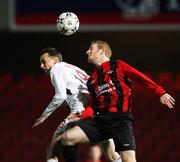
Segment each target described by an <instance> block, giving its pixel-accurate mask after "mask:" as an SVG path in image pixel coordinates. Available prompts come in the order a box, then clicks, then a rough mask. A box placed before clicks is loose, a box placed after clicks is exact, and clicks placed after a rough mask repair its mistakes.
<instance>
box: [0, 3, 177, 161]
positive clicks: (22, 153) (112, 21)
mask: <svg viewBox="0 0 180 162" xmlns="http://www.w3.org/2000/svg"><path fill="white" fill-rule="evenodd" d="M63 11H72V12H75V13H76V14H77V15H78V16H79V18H80V22H81V25H80V30H79V31H78V32H77V33H76V34H74V35H72V36H63V35H61V34H59V33H58V31H57V30H56V27H55V21H56V17H57V16H58V14H60V13H61V12H63ZM95 39H102V40H105V41H107V42H109V43H110V45H111V46H112V49H113V58H121V59H123V60H125V61H127V62H128V63H130V64H131V65H132V66H134V67H136V68H137V69H139V70H141V71H143V72H145V73H146V74H147V75H148V76H149V77H151V78H152V79H153V80H154V81H156V82H157V83H159V84H160V85H162V86H163V87H164V88H165V89H166V90H167V91H168V92H169V93H171V94H172V95H173V97H175V99H176V106H175V109H173V110H168V109H165V108H164V107H163V106H162V105H161V104H160V103H159V100H158V98H157V97H156V96H154V95H152V93H150V92H147V91H146V90H144V89H143V88H142V87H140V86H139V85H136V84H135V85H134V100H133V102H134V106H133V115H134V119H135V123H134V129H135V130H134V131H135V137H136V143H137V161H138V162H179V156H178V155H179V153H180V143H179V142H178V141H179V137H180V129H179V128H180V115H179V113H180V110H179V108H180V65H179V60H180V1H179V0H156V1H155V0H111V1H106V0H99V1H95V0H86V1H83V0H76V1H73V0H53V1H50V0H38V1H36V0H26V1H23V0H9V1H7V0H1V1H0V42H1V48H0V49H1V55H0V56H1V63H0V65H1V68H0V130H1V133H0V139H1V142H0V162H32V161H33V162H42V161H45V157H46V147H47V145H48V144H49V142H50V139H51V137H52V134H53V131H54V130H55V129H56V127H57V126H58V124H59V122H60V121H61V120H63V118H64V117H65V116H66V114H67V113H68V112H67V110H66V109H65V108H63V110H57V111H56V112H55V113H54V114H53V115H52V116H50V117H49V119H48V120H46V122H45V123H44V124H42V125H41V126H39V127H37V128H34V129H32V128H31V126H32V124H33V123H34V121H35V119H36V118H37V117H39V115H40V113H41V112H42V111H43V110H44V108H45V107H46V105H47V104H48V102H49V101H50V100H51V98H52V96H53V94H54V91H53V87H52V86H51V84H50V83H49V78H48V77H47V76H45V75H44V74H43V72H42V71H41V70H40V67H39V57H38V53H39V51H40V50H41V49H42V48H44V47H47V46H53V47H57V48H59V49H60V50H61V52H62V54H63V57H64V61H67V62H69V63H72V64H75V65H78V66H79V67H81V68H83V69H85V70H86V71H87V72H90V71H91V69H92V66H91V65H88V66H87V63H86V55H85V51H86V50H87V48H88V46H89V43H90V42H91V41H92V40H95ZM88 149H89V145H80V146H79V161H81V162H85V161H86V160H87V154H88ZM85 150H86V151H85ZM102 161H103V162H105V161H106V160H105V158H104V157H102Z"/></svg>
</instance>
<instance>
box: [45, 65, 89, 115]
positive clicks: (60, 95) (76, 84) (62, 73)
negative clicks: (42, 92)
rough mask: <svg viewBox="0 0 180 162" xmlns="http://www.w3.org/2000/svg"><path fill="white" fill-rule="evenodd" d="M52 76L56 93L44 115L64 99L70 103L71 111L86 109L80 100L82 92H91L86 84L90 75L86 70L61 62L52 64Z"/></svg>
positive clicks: (49, 112) (54, 108) (48, 113)
mask: <svg viewBox="0 0 180 162" xmlns="http://www.w3.org/2000/svg"><path fill="white" fill-rule="evenodd" d="M50 77H51V83H52V85H53V86H54V88H55V95H54V97H53V99H52V101H51V102H50V103H49V105H48V106H47V108H46V109H45V110H44V112H43V114H42V115H43V117H46V118H47V117H48V116H49V115H50V114H51V113H52V112H53V111H54V110H56V109H57V108H58V107H59V106H60V105H61V104H62V103H63V102H64V101H66V102H67V104H68V105H69V107H70V110H71V112H77V111H82V110H84V105H83V103H82V100H80V98H81V94H82V93H89V92H88V90H87V86H86V83H87V80H88V78H89V76H88V75H87V74H86V72H85V71H83V70H82V69H80V68H78V67H77V66H74V65H71V64H68V63H66V62H60V63H57V64H55V65H53V66H52V68H51V70H50ZM82 95H83V94H82Z"/></svg>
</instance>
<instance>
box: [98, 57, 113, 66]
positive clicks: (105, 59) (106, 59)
mask: <svg viewBox="0 0 180 162" xmlns="http://www.w3.org/2000/svg"><path fill="white" fill-rule="evenodd" d="M109 60H110V59H109V58H107V57H105V58H103V59H102V60H99V61H97V62H96V63H95V65H96V66H99V65H101V64H103V63H104V62H107V61H109Z"/></svg>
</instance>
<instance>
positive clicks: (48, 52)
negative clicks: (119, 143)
mask: <svg viewBox="0 0 180 162" xmlns="http://www.w3.org/2000/svg"><path fill="white" fill-rule="evenodd" d="M40 63H41V68H42V69H43V70H44V71H45V72H46V73H47V74H49V75H50V78H51V83H52V85H53V86H54V88H55V95H54V97H53V99H52V101H51V102H50V103H49V105H48V106H47V107H46V109H45V110H44V111H43V113H42V115H41V116H40V117H39V118H38V119H37V120H36V122H35V123H34V125H33V127H35V126H37V125H39V124H41V123H43V122H44V121H45V120H46V119H47V118H48V117H49V116H50V115H51V114H52V113H53V111H55V110H56V109H57V108H58V107H60V106H61V105H62V104H63V103H66V104H67V105H68V107H69V108H70V112H71V113H76V112H81V111H83V110H84V107H86V106H87V105H89V104H90V95H89V92H88V89H87V85H86V83H87V80H88V78H89V76H88V75H87V74H86V72H85V71H83V70H82V69H80V68H78V67H77V66H74V65H72V64H68V63H66V62H63V61H62V55H61V54H60V52H59V51H58V50H57V49H55V48H52V47H48V48H44V49H42V50H41V51H40ZM72 125H73V124H72V123H68V122H66V123H65V124H64V125H63V127H58V128H57V129H56V131H55V132H54V136H53V138H52V141H51V143H50V145H49V147H48V149H47V162H57V161H58V158H57V157H58V153H59V152H58V150H59V147H56V148H54V145H55V143H56V141H57V138H58V139H60V137H61V135H62V133H63V132H64V131H65V130H66V129H68V128H69V127H72ZM107 142H108V141H107ZM110 143H111V142H110ZM110 146H111V145H110ZM111 148H112V149H111ZM53 149H54V152H52V150H53ZM109 149H110V152H111V154H109V158H110V159H113V158H115V159H116V158H119V155H118V154H117V153H116V152H115V150H114V148H113V147H109ZM107 151H109V150H107ZM107 154H108V153H107ZM63 155H64V158H65V161H66V162H76V161H77V153H76V146H75V145H73V146H64V147H63Z"/></svg>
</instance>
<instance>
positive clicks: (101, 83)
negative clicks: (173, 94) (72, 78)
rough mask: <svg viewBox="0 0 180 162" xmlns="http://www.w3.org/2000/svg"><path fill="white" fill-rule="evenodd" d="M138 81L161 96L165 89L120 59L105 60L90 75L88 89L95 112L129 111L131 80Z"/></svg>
mask: <svg viewBox="0 0 180 162" xmlns="http://www.w3.org/2000/svg"><path fill="white" fill-rule="evenodd" d="M132 81H134V82H138V83H140V84H141V85H143V86H144V87H145V88H148V89H151V90H152V91H154V92H155V93H156V94H158V95H159V96H161V95H162V94H163V93H165V90H164V89H163V88H162V87H160V86H159V85H157V84H156V83H155V82H153V81H152V80H151V79H150V78H148V77H147V76H145V75H144V74H143V73H141V72H140V71H138V70H136V69H135V68H133V67H132V66H130V65H128V64H127V63H125V62H123V61H121V60H115V61H107V62H104V63H103V64H102V65H100V66H98V67H97V68H96V69H95V70H94V71H93V73H92V74H91V75H90V78H89V80H88V83H87V85H88V89H89V91H90V92H91V94H92V96H93V98H94V99H93V100H94V101H95V103H94V106H93V109H94V111H96V112H131V109H132V107H131V102H132V101H131V96H132V88H131V82H132Z"/></svg>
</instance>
